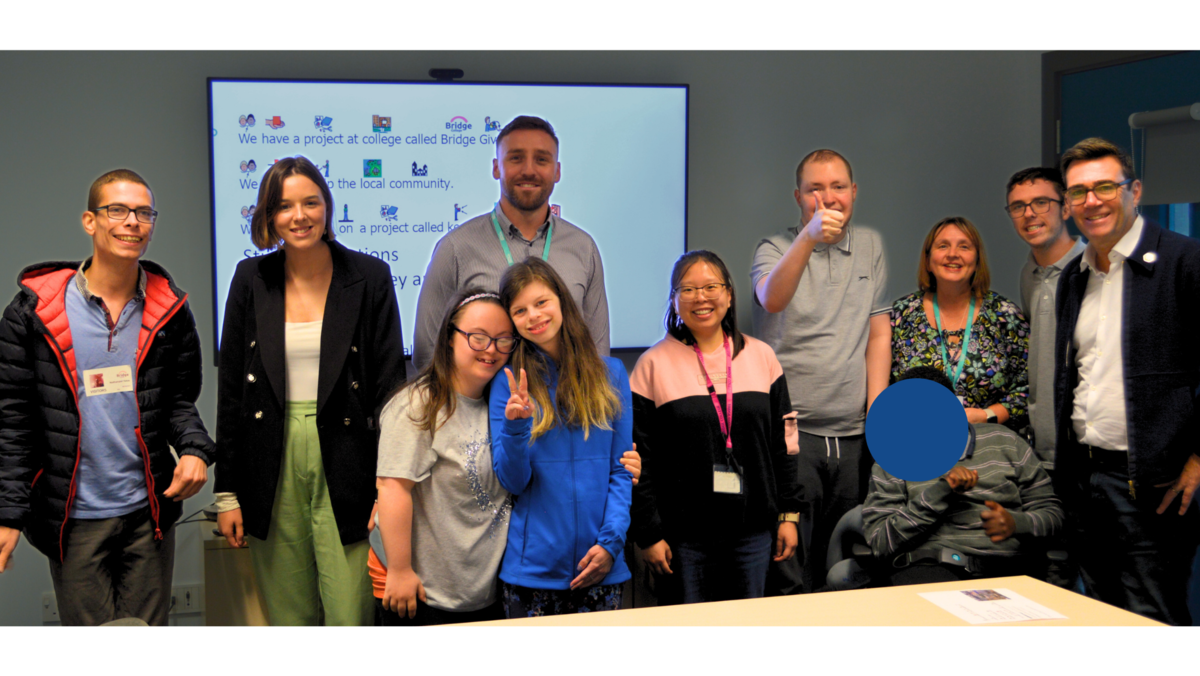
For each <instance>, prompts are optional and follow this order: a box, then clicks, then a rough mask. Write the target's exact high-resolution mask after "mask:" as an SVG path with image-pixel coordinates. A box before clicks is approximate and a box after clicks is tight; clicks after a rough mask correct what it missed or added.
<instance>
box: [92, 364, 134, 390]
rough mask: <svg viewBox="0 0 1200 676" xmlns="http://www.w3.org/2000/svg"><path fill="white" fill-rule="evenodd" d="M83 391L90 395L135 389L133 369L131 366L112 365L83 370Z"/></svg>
mask: <svg viewBox="0 0 1200 676" xmlns="http://www.w3.org/2000/svg"><path fill="white" fill-rule="evenodd" d="M83 391H84V393H85V394H87V396H89V397H95V396H98V395H101V394H116V393H117V392H132V391H133V369H132V368H131V367H129V366H127V365H126V366H110V367H108V368H106V369H90V370H87V371H84V372H83Z"/></svg>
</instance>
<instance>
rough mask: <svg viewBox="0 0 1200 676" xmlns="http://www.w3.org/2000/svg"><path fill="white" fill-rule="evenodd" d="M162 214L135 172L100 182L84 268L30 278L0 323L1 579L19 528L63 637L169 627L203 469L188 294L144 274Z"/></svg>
mask: <svg viewBox="0 0 1200 676" xmlns="http://www.w3.org/2000/svg"><path fill="white" fill-rule="evenodd" d="M157 215H158V214H157V212H156V211H154V197H153V195H152V194H151V192H150V188H149V186H147V185H146V182H145V181H144V180H143V179H142V178H141V177H140V176H138V175H137V174H135V173H134V172H132V171H129V170H125V169H119V170H116V171H111V172H109V173H107V174H105V175H103V176H101V177H100V178H98V179H96V181H95V182H94V183H93V184H92V188H91V191H90V192H89V194H88V208H87V211H85V212H84V214H83V219H82V220H83V229H84V231H85V232H86V233H87V234H88V235H89V236H90V237H91V238H92V243H93V255H92V257H91V258H89V259H88V260H86V261H84V262H83V263H82V264H80V263H78V262H74V263H42V264H38V265H33V266H30V267H28V268H26V269H25V270H24V271H22V272H21V274H20V276H19V277H18V280H17V283H18V286H19V287H20V291H19V292H18V293H17V296H16V298H14V299H13V301H12V303H11V304H9V306H8V307H7V308H6V309H5V310H4V316H3V319H2V320H0V572H3V571H4V569H5V568H6V567H7V566H8V565H9V562H10V561H11V558H12V554H13V550H14V549H15V548H16V546H17V540H18V538H19V535H20V533H21V532H22V531H24V533H25V537H26V538H27V539H28V540H29V541H30V543H32V544H33V546H34V547H36V548H37V549H38V550H39V551H41V552H42V553H43V554H45V555H46V556H47V557H49V559H50V573H51V577H52V578H53V580H54V589H55V593H56V594H57V598H58V609H59V615H60V617H61V618H62V623H63V624H64V625H68V624H103V623H105V622H109V621H111V620H115V619H119V618H122V617H138V618H140V619H142V620H144V621H146V622H147V623H149V624H156V625H165V624H166V623H167V613H168V610H169V606H170V598H171V593H170V592H171V578H172V571H173V568H174V559H175V537H174V529H173V528H172V526H173V525H174V523H175V521H176V520H177V519H178V518H179V516H180V513H181V512H182V504H183V500H185V499H187V498H189V497H191V496H193V495H195V494H196V493H197V492H199V490H200V489H201V487H203V485H204V483H205V481H206V480H207V478H208V469H207V467H208V465H209V464H210V462H211V458H212V456H213V449H214V445H213V441H212V439H211V438H210V437H209V435H208V432H207V430H206V429H205V427H204V423H203V422H201V420H200V416H199V413H198V412H197V411H196V406H195V402H196V398H197V396H199V394H200V380H201V355H200V340H199V336H198V335H197V334H196V323H195V320H194V319H193V318H192V313H191V310H190V309H189V308H188V305H187V294H185V293H184V292H183V291H181V290H180V289H179V288H178V287H176V286H175V284H174V283H173V282H172V281H171V278H170V277H169V276H168V275H167V273H166V271H165V270H163V269H162V268H161V267H159V266H157V265H155V264H153V263H150V262H142V261H140V259H141V257H142V255H143V254H144V253H145V251H146V247H147V246H148V245H149V243H150V238H151V236H152V235H153V231H154V223H155V220H156V218H157ZM170 446H173V447H174V448H175V451H176V452H177V453H178V454H179V461H178V463H177V462H176V460H175V458H174V456H173V455H172V454H171V450H170Z"/></svg>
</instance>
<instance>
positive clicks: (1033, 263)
mask: <svg viewBox="0 0 1200 676" xmlns="http://www.w3.org/2000/svg"><path fill="white" fill-rule="evenodd" d="M1086 248H1087V241H1086V240H1084V239H1083V238H1082V237H1080V238H1079V239H1076V240H1075V245H1074V246H1072V247H1071V250H1070V251H1068V252H1067V253H1066V255H1065V256H1063V257H1062V258H1060V259H1058V260H1057V261H1055V262H1053V263H1051V264H1050V265H1047V266H1045V267H1042V266H1040V265H1038V263H1037V260H1035V259H1034V257H1033V252H1032V251H1031V252H1029V260H1027V261H1025V267H1024V268H1022V269H1021V309H1022V310H1024V311H1025V316H1026V317H1028V318H1029V400H1028V401H1029V421H1030V424H1031V425H1032V427H1033V451H1034V453H1037V456H1038V458H1039V459H1040V460H1041V461H1042V466H1043V467H1044V468H1045V469H1046V470H1048V471H1049V470H1053V469H1054V434H1055V433H1054V332H1055V330H1057V328H1058V317H1057V315H1055V313H1054V303H1055V300H1056V299H1057V297H1058V279H1059V277H1060V276H1061V275H1062V271H1063V270H1064V269H1065V268H1066V267H1067V264H1068V263H1070V262H1071V261H1072V260H1075V259H1076V258H1079V257H1080V256H1082V255H1083V251H1084V249H1086Z"/></svg>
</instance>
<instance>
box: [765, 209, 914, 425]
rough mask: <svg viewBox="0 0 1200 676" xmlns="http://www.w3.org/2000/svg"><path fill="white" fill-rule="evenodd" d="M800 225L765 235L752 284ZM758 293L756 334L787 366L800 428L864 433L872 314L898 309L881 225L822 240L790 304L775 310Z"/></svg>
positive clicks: (767, 270)
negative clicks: (892, 300) (761, 301)
mask: <svg viewBox="0 0 1200 676" xmlns="http://www.w3.org/2000/svg"><path fill="white" fill-rule="evenodd" d="M798 233H799V228H795V227H793V228H788V229H787V230H785V231H783V232H781V233H779V234H777V235H772V236H771V237H768V238H766V239H764V240H762V241H761V242H759V244H758V248H757V249H755V251H754V263H753V265H752V267H751V269H750V281H751V283H752V286H751V288H752V289H757V288H758V283H759V281H760V280H761V279H763V278H764V277H766V276H767V275H768V274H770V272H771V270H774V269H775V266H776V265H777V264H778V263H779V259H781V258H783V254H784V253H785V252H786V251H787V250H788V247H790V246H791V245H792V242H794V241H795V239H796V236H797V235H798ZM751 295H752V296H753V297H754V300H753V303H752V304H751V305H752V307H753V317H754V334H755V336H756V337H758V338H759V339H760V340H762V341H764V342H765V343H767V344H768V345H770V346H771V348H772V349H773V350H775V356H776V357H778V358H779V363H780V365H781V366H783V373H784V375H785V376H786V377H787V384H788V393H789V394H790V395H791V398H792V408H793V409H794V410H795V411H796V412H797V413H798V414H799V415H798V416H797V423H798V425H799V428H800V430H801V431H803V432H807V433H809V434H816V435H819V436H825V437H835V436H849V435H853V434H862V433H863V429H864V425H865V422H866V408H867V356H866V355H867V338H868V336H869V335H870V320H871V317H873V316H875V315H877V314H885V313H889V312H891V309H892V306H891V303H889V302H888V299H887V263H886V261H885V259H884V255H883V240H882V238H880V236H879V233H877V232H875V231H874V230H871V229H869V228H864V227H862V226H859V225H851V226H850V227H849V228H847V230H846V236H845V237H843V238H842V241H840V242H838V243H837V244H832V245H830V244H823V243H822V244H818V245H817V246H816V248H815V249H813V253H812V256H811V257H810V258H809V259H808V266H807V267H806V268H805V269H804V274H803V275H802V276H801V277H800V284H799V285H798V286H797V287H796V294H795V295H794V296H792V302H791V303H789V304H788V306H787V307H786V308H784V310H783V311H782V312H776V313H771V312H767V311H766V310H764V309H763V307H762V305H760V304H759V302H758V294H757V293H752V294H751Z"/></svg>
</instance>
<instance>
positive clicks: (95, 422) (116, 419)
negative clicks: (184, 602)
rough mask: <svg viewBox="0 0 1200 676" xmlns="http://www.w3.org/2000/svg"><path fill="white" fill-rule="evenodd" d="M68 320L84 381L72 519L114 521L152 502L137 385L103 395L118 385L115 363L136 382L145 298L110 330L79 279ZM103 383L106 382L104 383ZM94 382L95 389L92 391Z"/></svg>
mask: <svg viewBox="0 0 1200 676" xmlns="http://www.w3.org/2000/svg"><path fill="white" fill-rule="evenodd" d="M66 301H67V302H66V306H67V321H68V322H70V325H71V339H72V342H73V344H74V350H75V366H76V373H77V378H78V381H79V386H78V392H77V394H78V397H79V418H80V421H81V424H80V430H79V446H80V457H79V467H78V469H77V470H76V473H75V486H76V488H75V500H74V502H72V503H71V514H70V516H71V518H73V519H109V518H113V517H117V516H123V515H125V514H129V513H130V512H133V511H136V510H138V509H140V508H142V507H144V506H146V505H147V504H148V502H149V499H148V496H147V491H146V464H145V461H144V460H143V459H142V454H141V451H140V450H139V448H138V441H137V433H136V431H135V430H136V429H137V426H138V406H137V393H136V392H135V391H134V390H135V389H136V387H134V388H133V389H130V390H129V391H125V392H111V391H109V392H108V393H107V394H101V393H100V392H103V391H105V390H112V389H120V388H114V387H113V380H114V379H113V378H112V376H113V374H114V371H112V370H106V371H104V372H103V373H101V372H100V369H113V367H120V366H125V367H128V369H129V372H130V375H131V376H132V380H133V384H134V385H135V386H136V383H137V341H138V333H139V329H140V328H141V326H142V309H143V307H144V306H145V301H144V299H142V298H134V299H133V300H131V301H129V302H128V303H126V304H125V307H124V308H122V309H121V315H120V316H119V317H117V319H116V327H115V329H114V330H113V331H111V332H110V331H109V328H108V319H107V317H106V316H105V312H104V308H102V307H101V306H100V304H99V303H97V302H96V301H89V300H87V299H86V298H84V295H83V292H81V291H80V290H79V287H78V285H77V284H75V283H71V284H68V285H67V299H66ZM102 381H106V382H104V383H103V384H101V383H102ZM89 384H90V385H92V387H91V388H90V389H91V390H92V392H93V394H92V395H91V396H89V395H88V390H89V387H88V386H89Z"/></svg>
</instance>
